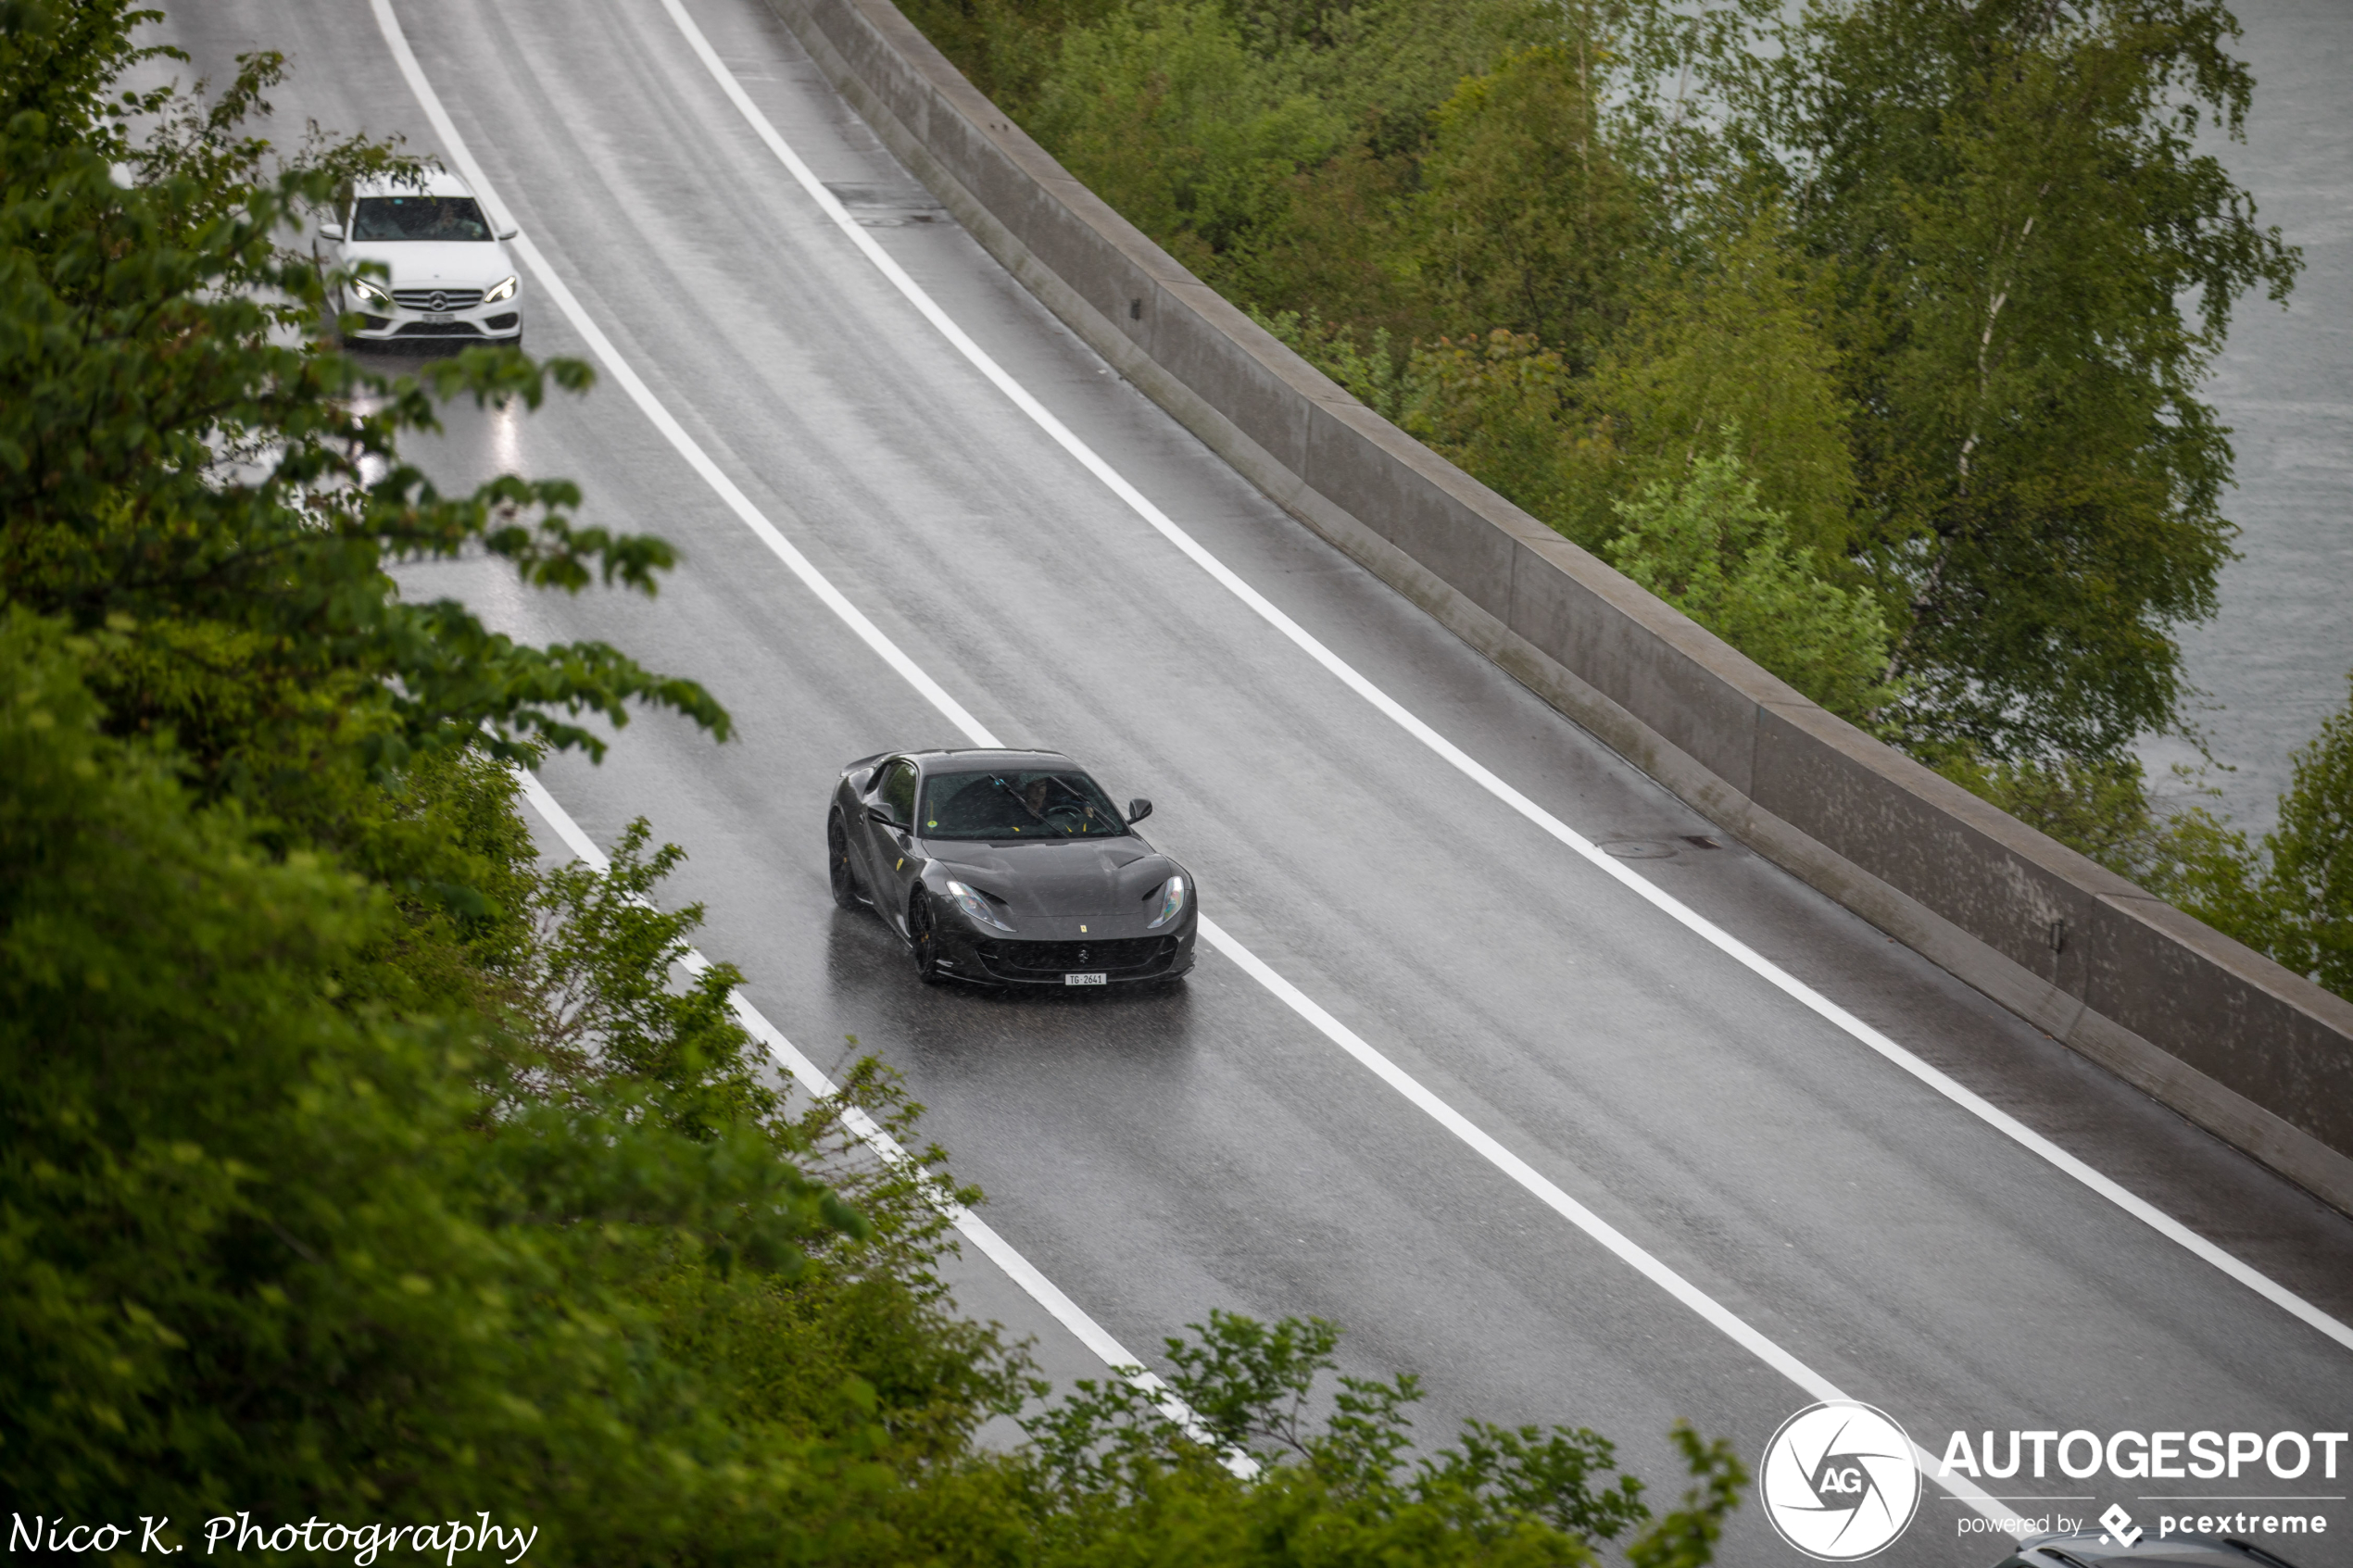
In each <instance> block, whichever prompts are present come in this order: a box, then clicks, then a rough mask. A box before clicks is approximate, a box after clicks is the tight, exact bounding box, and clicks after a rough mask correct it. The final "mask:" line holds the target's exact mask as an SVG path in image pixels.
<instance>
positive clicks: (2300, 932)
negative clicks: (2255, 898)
mask: <svg viewBox="0 0 2353 1568" xmlns="http://www.w3.org/2000/svg"><path fill="white" fill-rule="evenodd" d="M2263 847H2264V849H2265V851H2266V858H2267V859H2268V860H2269V862H2270V863H2269V866H2268V867H2267V869H2266V871H2265V873H2264V876H2263V881H2262V889H2263V894H2264V901H2265V903H2266V904H2267V905H2268V906H2269V909H2268V910H2267V918H2266V921H2265V927H2266V929H2265V931H2264V933H2263V934H2264V935H2265V936H2267V937H2268V938H2269V940H2268V941H2267V942H2266V943H2264V944H2262V945H2263V946H2266V947H2269V949H2270V951H2271V956H2272V957H2273V958H2275V959H2278V960H2280V961H2281V962H2282V963H2284V964H2285V965H2287V966H2288V968H2290V969H2292V970H2295V971H2296V972H2297V973H2299V974H2309V975H2310V976H2311V977H2312V978H2313V979H2315V980H2317V981H2319V982H2320V983H2321V984H2322V985H2325V986H2327V987H2328V988H2329V989H2330V990H2332V991H2334V992H2335V993H2336V994H2337V995H2338V996H2340V997H2353V699H2348V700H2347V704H2346V706H2345V708H2344V709H2341V710H2339V711H2338V712H2337V713H2335V714H2334V715H2333V716H2332V717H2331V718H2330V719H2329V720H2328V721H2327V722H2325V723H2324V724H2322V726H2321V733H2320V734H2317V735H2315V736H2313V737H2312V739H2311V740H2310V741H2309V743H2307V744H2306V745H2305V746H2304V747H2303V748H2302V749H2301V750H2299V751H2298V752H2297V753H2296V773H2295V779H2294V782H2293V783H2292V784H2290V785H2289V786H2288V791H2287V793H2286V794H2285V795H2283V796H2282V797H2280V823H2279V826H2278V827H2276V828H2274V829H2273V830H2272V831H2271V832H2270V833H2268V834H2264V837H2263Z"/></svg>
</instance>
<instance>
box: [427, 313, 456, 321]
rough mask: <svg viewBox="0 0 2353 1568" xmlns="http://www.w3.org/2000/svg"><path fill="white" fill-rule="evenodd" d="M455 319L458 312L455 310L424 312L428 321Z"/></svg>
mask: <svg viewBox="0 0 2353 1568" xmlns="http://www.w3.org/2000/svg"><path fill="white" fill-rule="evenodd" d="M457 319H458V313H457V312H456V311H455V310H428V311H426V312H425V320H428V321H454V320H457Z"/></svg>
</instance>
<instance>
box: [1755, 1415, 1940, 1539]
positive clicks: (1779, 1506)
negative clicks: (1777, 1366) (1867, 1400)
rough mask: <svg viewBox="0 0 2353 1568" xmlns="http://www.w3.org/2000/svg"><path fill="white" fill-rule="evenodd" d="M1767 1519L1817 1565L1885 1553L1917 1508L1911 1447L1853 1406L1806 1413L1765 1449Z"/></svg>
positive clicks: (1888, 1425) (1762, 1480) (1889, 1425)
mask: <svg viewBox="0 0 2353 1568" xmlns="http://www.w3.org/2000/svg"><path fill="white" fill-rule="evenodd" d="M1756 1489H1757V1492H1758V1495H1759V1496H1761V1497H1762V1498H1763V1499H1764V1502H1765V1516H1766V1517H1767V1518H1768V1519H1770V1520H1771V1521H1772V1522H1773V1528H1774V1529H1776V1530H1778V1531H1780V1537H1781V1539H1783V1540H1785V1541H1787V1542H1789V1544H1790V1545H1792V1546H1793V1547H1795V1548H1796V1549H1798V1550H1800V1551H1802V1552H1804V1553H1805V1554H1806V1556H1808V1557H1810V1558H1813V1559H1814V1560H1815V1561H1817V1562H1856V1561H1858V1560H1860V1559H1862V1558H1866V1557H1869V1556H1871V1555H1872V1554H1873V1553H1875V1552H1879V1551H1882V1550H1884V1549H1886V1548H1887V1547H1888V1545H1889V1544H1890V1543H1892V1542H1893V1541H1894V1539H1895V1537H1898V1536H1900V1535H1902V1534H1903V1533H1904V1527H1905V1526H1906V1525H1907V1524H1910V1523H1911V1522H1912V1514H1913V1512H1915V1511H1916V1510H1918V1509H1919V1503H1920V1472H1919V1465H1918V1464H1916V1463H1914V1462H1913V1460H1912V1440H1911V1438H1909V1437H1907V1436H1905V1435H1904V1429H1903V1428H1902V1427H1901V1426H1898V1425H1896V1424H1895V1423H1894V1420H1892V1419H1891V1418H1890V1417H1889V1416H1888V1415H1887V1414H1886V1413H1885V1412H1884V1411H1879V1410H1874V1409H1873V1408H1872V1407H1871V1406H1869V1405H1865V1404H1857V1403H1856V1402H1855V1401H1853V1400H1851V1399H1832V1400H1829V1401H1826V1402H1824V1403H1822V1404H1818V1405H1808V1406H1807V1407H1806V1409H1804V1410H1802V1411H1798V1412H1797V1413H1796V1414H1795V1415H1793V1416H1791V1417H1790V1418H1789V1419H1788V1420H1787V1421H1784V1422H1782V1423H1781V1427H1780V1431H1778V1432H1776V1433H1774V1434H1773V1440H1772V1441H1771V1442H1769V1443H1768V1444H1767V1445H1765V1463H1764V1465H1763V1467H1762V1472H1761V1474H1760V1475H1759V1477H1758V1481H1757V1488H1756Z"/></svg>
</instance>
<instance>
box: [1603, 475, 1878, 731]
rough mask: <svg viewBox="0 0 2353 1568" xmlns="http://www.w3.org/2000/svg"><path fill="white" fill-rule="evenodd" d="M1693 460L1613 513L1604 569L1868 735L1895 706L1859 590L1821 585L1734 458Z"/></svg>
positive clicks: (1871, 610)
mask: <svg viewBox="0 0 2353 1568" xmlns="http://www.w3.org/2000/svg"><path fill="white" fill-rule="evenodd" d="M1725 437H1726V444H1725V449H1724V450H1723V451H1722V452H1720V453H1718V454H1717V455H1715V456H1713V457H1702V458H1695V459H1694V460H1693V461H1692V465H1691V470H1690V473H1689V475H1688V477H1687V478H1685V479H1684V480H1683V481H1682V482H1681V483H1676V484H1669V483H1664V482H1654V483H1651V484H1649V485H1648V486H1646V487H1645V488H1644V489H1643V491H1642V495H1640V496H1639V497H1638V498H1637V499H1635V500H1632V501H1621V502H1619V503H1618V504H1617V510H1618V515H1619V516H1620V517H1621V518H1622V519H1623V520H1624V521H1625V524H1626V531H1625V532H1624V533H1621V534H1619V535H1618V536H1617V538H1616V539H1614V540H1612V541H1611V542H1610V544H1609V546H1608V553H1609V558H1610V560H1611V562H1612V564H1614V565H1615V566H1617V569H1618V570H1619V571H1623V572H1624V573H1626V575H1627V576H1629V577H1630V578H1632V579H1633V580H1634V581H1635V582H1637V583H1641V584H1642V586H1643V587H1645V588H1648V589H1649V590H1650V591H1651V592H1652V593H1654V594H1656V595H1657V596H1659V597H1660V598H1663V599H1665V600H1666V601H1667V603H1668V604H1671V605H1673V606H1675V607H1676V608H1678V609H1680V610H1682V611H1683V612H1684V613H1685V614H1687V615H1689V616H1690V617H1691V618H1692V620H1694V621H1698V622H1699V623H1700V624H1701V625H1703V626H1705V627H1706V628H1707V629H1708V630H1709V631H1711V632H1714V633H1717V634H1718V636H1720V637H1722V638H1724V639H1725V641H1727V642H1729V643H1730V644H1731V645H1732V646H1735V647H1737V648H1739V649H1741V651H1743V653H1746V654H1747V655H1748V656H1749V657H1750V658H1751V659H1755V660H1756V662H1757V663H1759V664H1761V665H1763V666H1764V667H1765V668H1766V669H1768V670H1769V671H1772V672H1773V673H1774V674H1776V675H1779V676H1780V678H1781V679H1783V680H1784V681H1787V682H1788V683H1789V684H1791V685H1793V686H1795V687H1796V688H1797V689H1798V690H1799V691H1801V692H1804V693H1805V694H1806V696H1809V697H1812V698H1813V699H1814V700H1815V701H1816V702H1818V703H1820V704H1821V705H1822V706H1823V707H1825V708H1827V709H1830V710H1831V712H1833V713H1836V714H1838V715H1839V716H1840V717H1842V718H1844V719H1849V720H1852V721H1855V722H1856V723H1858V724H1866V725H1868V724H1871V723H1874V722H1875V721H1876V715H1877V714H1878V713H1879V712H1880V710H1881V709H1883V708H1884V707H1885V706H1886V705H1887V703H1888V701H1889V700H1890V698H1891V696H1893V695H1894V694H1893V693H1892V692H1891V691H1890V690H1889V688H1888V687H1887V685H1886V684H1884V683H1883V682H1882V680H1881V671H1883V670H1884V669H1885V668H1886V664H1887V644H1888V634H1887V625H1886V622H1885V621H1883V620H1882V619H1881V615H1880V610H1879V606H1878V604H1877V603H1876V602H1875V601H1874V600H1873V599H1872V598H1871V597H1870V596H1869V595H1868V594H1866V593H1864V592H1862V591H1861V590H1859V589H1850V588H1842V587H1840V586H1838V585H1837V584H1836V583H1831V582H1830V581H1828V580H1827V579H1826V578H1825V577H1824V576H1823V575H1822V573H1821V571H1820V570H1819V568H1818V565H1817V563H1816V560H1815V558H1814V555H1813V552H1812V551H1810V550H1808V549H1806V548H1803V547H1801V546H1793V544H1792V543H1791V542H1790V537H1789V523H1788V520H1787V519H1786V518H1784V517H1783V516H1782V515H1781V514H1780V513H1779V512H1776V511H1772V510H1770V509H1768V508H1766V507H1765V506H1763V505H1762V504H1761V503H1760V502H1759V501H1758V499H1757V494H1756V482H1755V480H1753V479H1750V478H1748V477H1747V475H1746V474H1745V472H1744V471H1743V468H1742V465H1741V460H1740V458H1739V456H1738V455H1737V447H1738V436H1737V433H1734V432H1730V431H1727V432H1725Z"/></svg>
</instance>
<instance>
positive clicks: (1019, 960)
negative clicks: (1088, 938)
mask: <svg viewBox="0 0 2353 1568" xmlns="http://www.w3.org/2000/svg"><path fill="white" fill-rule="evenodd" d="M1175 942H1176V939H1175V938H1174V937H1168V936H1119V937H1113V938H1112V939H1110V940H1108V941H1103V942H983V943H982V944H980V957H981V961H982V962H984V963H986V964H987V965H988V967H989V968H990V969H991V970H994V971H995V972H997V973H999V974H1001V975H1004V976H1006V977H1008V978H1025V977H1028V976H1033V975H1035V976H1041V977H1042V976H1045V975H1051V974H1088V973H1101V974H1120V973H1132V972H1135V971H1138V970H1144V969H1150V968H1151V966H1152V965H1153V964H1155V963H1158V962H1160V961H1161V960H1164V959H1165V958H1166V957H1167V956H1168V954H1169V952H1170V951H1171V950H1173V948H1174V947H1175Z"/></svg>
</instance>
